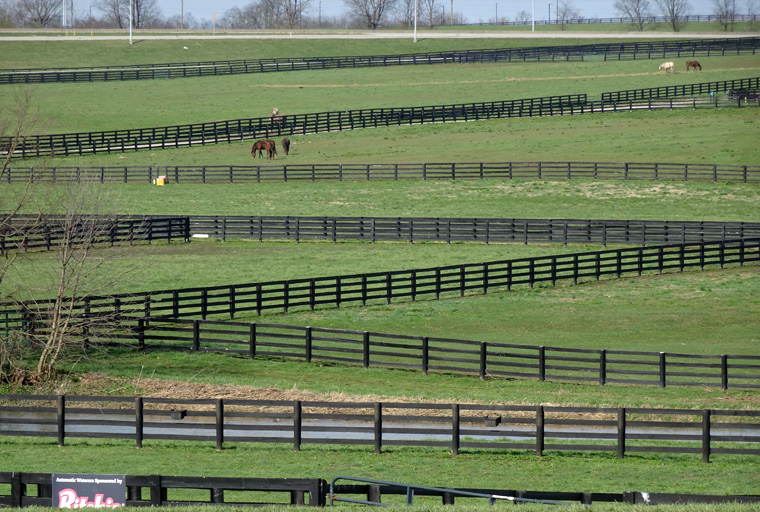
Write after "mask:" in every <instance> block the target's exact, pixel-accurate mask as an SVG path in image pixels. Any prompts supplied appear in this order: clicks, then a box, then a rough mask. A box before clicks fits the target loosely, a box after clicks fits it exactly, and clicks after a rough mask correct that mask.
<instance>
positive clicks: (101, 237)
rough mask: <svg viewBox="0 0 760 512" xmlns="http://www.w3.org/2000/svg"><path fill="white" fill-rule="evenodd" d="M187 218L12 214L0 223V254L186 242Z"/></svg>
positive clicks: (187, 237) (187, 235) (187, 234)
mask: <svg viewBox="0 0 760 512" xmlns="http://www.w3.org/2000/svg"><path fill="white" fill-rule="evenodd" d="M189 220H190V219H189V218H188V217H166V216H140V217H138V216H108V217H106V216H88V215H73V216H56V215H48V216H36V215H14V216H11V217H6V218H4V219H2V222H1V223H0V254H5V253H8V252H27V251H35V250H46V251H49V250H51V249H52V248H55V247H58V246H60V245H62V244H70V245H72V246H73V245H80V244H85V245H90V246H91V245H115V244H122V243H129V244H135V243H145V242H147V243H151V242H153V241H157V240H165V241H167V242H171V241H172V240H176V239H179V240H184V241H188V240H189V236H190V235H189Z"/></svg>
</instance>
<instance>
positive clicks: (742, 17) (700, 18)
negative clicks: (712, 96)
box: [465, 14, 760, 26]
mask: <svg viewBox="0 0 760 512" xmlns="http://www.w3.org/2000/svg"><path fill="white" fill-rule="evenodd" d="M641 21H642V22H643V23H645V24H647V23H670V21H671V18H669V17H668V16H642V18H641ZM678 21H679V22H681V23H691V22H719V23H726V22H727V23H728V24H729V25H731V24H732V23H739V22H753V21H760V15H758V14H735V15H733V16H729V15H725V14H687V15H684V16H679V17H678ZM635 22H636V21H635V20H634V19H633V18H631V17H630V16H621V17H611V18H581V17H578V18H569V19H564V20H558V19H555V20H535V22H534V21H533V20H526V21H507V20H499V21H497V22H496V23H494V22H493V21H479V22H476V23H466V24H465V25H480V26H482V25H496V26H498V25H512V26H524V25H531V24H534V23H535V24H536V25H592V24H597V23H598V24H608V23H635Z"/></svg>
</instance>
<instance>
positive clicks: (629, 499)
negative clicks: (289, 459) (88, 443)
mask: <svg viewBox="0 0 760 512" xmlns="http://www.w3.org/2000/svg"><path fill="white" fill-rule="evenodd" d="M53 477H54V474H52V473H21V472H10V471H2V472H0V489H1V488H2V487H3V484H4V486H5V487H7V488H8V491H7V492H8V494H1V493H0V506H2V507H8V508H22V507H30V506H37V507H52V506H53V498H52V493H53V485H52V480H53ZM336 478H340V479H342V480H346V479H348V478H349V477H336ZM124 480H125V485H126V505H127V506H152V507H161V506H164V507H165V506H178V505H187V504H193V505H202V504H205V505H214V506H220V505H230V506H241V505H255V506H262V505H286V504H289V505H309V506H326V505H327V503H328V501H329V500H331V499H336V497H337V496H356V495H360V496H361V495H363V496H365V497H366V499H367V501H372V502H374V503H382V501H383V497H385V498H386V501H388V498H389V497H392V496H398V495H401V496H405V497H406V498H407V499H408V498H409V493H408V489H407V488H406V487H405V486H403V485H394V484H393V483H388V485H377V484H375V483H370V482H369V481H368V480H366V479H361V480H359V481H360V483H358V484H357V483H354V484H338V483H335V480H336V479H333V481H332V484H330V485H329V487H328V484H327V481H326V480H324V479H317V478H309V479H306V478H232V477H195V476H163V475H124ZM384 484H385V483H384ZM225 491H232V492H231V493H229V494H227V495H226V494H225ZM170 492H171V496H172V499H171V500H170V499H169V493H170ZM233 493H234V494H235V496H236V497H230V494H233ZM276 493H277V494H279V495H280V496H282V495H283V494H284V495H285V500H280V501H274V500H273V498H272V495H274V494H276ZM468 493H476V494H484V493H487V494H492V495H498V496H499V497H500V498H501V499H504V498H511V501H515V502H522V501H525V502H530V501H542V502H545V501H547V500H549V501H554V502H564V503H568V504H569V503H572V502H575V503H581V504H584V505H591V504H592V503H603V502H608V503H629V504H650V505H663V504H672V503H679V504H683V503H758V502H760V496H753V495H705V494H696V495H695V494H666V493H649V492H641V491H624V492H622V493H598V492H569V491H549V492H547V491H522V490H514V489H509V490H498V489H472V488H467V489H462V488H450V489H448V488H446V489H432V488H416V489H415V490H414V495H416V496H434V497H440V499H441V502H442V503H443V504H444V505H454V504H455V503H456V502H455V500H456V498H460V500H462V499H465V498H468V496H467V494H468ZM241 494H243V495H245V497H246V498H248V500H247V501H243V500H241V499H240V497H239V496H240V495H241ZM143 496H144V497H143ZM179 497H182V498H185V499H178V498H179ZM254 498H255V500H254ZM288 498H289V500H288ZM306 498H308V500H307V499H306ZM460 502H461V501H460ZM330 504H331V505H332V503H330Z"/></svg>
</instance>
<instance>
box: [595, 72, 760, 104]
mask: <svg viewBox="0 0 760 512" xmlns="http://www.w3.org/2000/svg"><path fill="white" fill-rule="evenodd" d="M758 90H760V78H758V77H756V78H742V79H737V80H728V81H725V80H724V81H720V82H703V83H698V84H684V85H668V86H663V87H651V88H648V89H631V90H629V91H616V92H605V93H602V96H601V101H602V103H605V104H607V103H628V102H636V101H647V100H660V99H667V98H677V97H683V96H702V95H705V94H712V95H714V94H716V93H719V92H732V96H733V94H734V93H733V92H734V91H754V92H755V94H754V98H755V99H757V92H758Z"/></svg>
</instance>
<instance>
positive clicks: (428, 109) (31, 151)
mask: <svg viewBox="0 0 760 512" xmlns="http://www.w3.org/2000/svg"><path fill="white" fill-rule="evenodd" d="M711 83H712V84H723V85H716V86H715V87H724V86H725V87H727V88H729V89H731V90H734V89H736V88H737V87H739V85H737V84H743V83H747V84H751V83H760V78H748V79H743V80H729V81H725V82H711ZM678 91H680V89H676V92H678ZM759 106H760V101H758V100H757V98H754V99H750V98H748V97H736V98H734V97H729V96H728V95H725V96H721V95H719V94H713V95H712V96H708V97H695V98H685V97H681V96H678V97H674V98H669V99H650V100H648V101H647V102H643V101H630V102H623V103H620V102H612V103H610V102H606V103H605V102H604V101H589V100H588V98H587V96H586V95H585V94H572V95H562V96H547V97H542V98H528V99H519V100H509V101H506V100H499V101H489V102H478V103H463V104H454V105H433V106H420V107H398V108H373V109H361V110H345V111H332V112H317V113H308V114H294V115H284V116H281V117H276V118H269V117H259V118H249V119H233V120H225V121H217V122H211V123H203V124H191V125H179V126H163V127H155V128H135V129H130V130H112V131H105V132H83V133H67V134H51V135H32V136H27V137H23V138H21V139H13V138H10V137H4V138H0V154H9V153H12V154H13V155H17V156H19V157H22V158H25V157H40V156H48V155H52V156H56V155H66V156H68V155H82V154H88V153H97V152H107V153H111V152H125V151H139V150H150V149H157V148H161V149H164V148H178V147H190V146H194V145H195V146H197V145H205V144H218V143H223V142H226V143H231V142H239V141H243V140H251V139H256V138H271V137H280V136H285V135H295V134H309V133H320V132H329V131H342V130H355V129H361V128H378V127H384V126H401V125H414V124H428V123H445V122H462V121H478V120H483V119H505V118H518V117H536V116H553V115H575V114H586V113H601V112H620V111H635V110H660V109H669V110H672V109H679V108H690V109H707V108H709V109H715V108H721V107H730V108H757V107H759Z"/></svg>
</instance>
